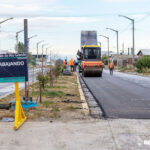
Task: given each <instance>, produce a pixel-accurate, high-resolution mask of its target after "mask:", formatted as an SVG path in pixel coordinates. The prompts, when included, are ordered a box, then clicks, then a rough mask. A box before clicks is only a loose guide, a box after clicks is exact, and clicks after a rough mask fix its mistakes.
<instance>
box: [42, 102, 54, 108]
mask: <svg viewBox="0 0 150 150" xmlns="http://www.w3.org/2000/svg"><path fill="white" fill-rule="evenodd" d="M53 103H54V102H53V101H43V102H42V105H43V106H44V107H46V108H48V107H49V106H50V105H51V104H53Z"/></svg>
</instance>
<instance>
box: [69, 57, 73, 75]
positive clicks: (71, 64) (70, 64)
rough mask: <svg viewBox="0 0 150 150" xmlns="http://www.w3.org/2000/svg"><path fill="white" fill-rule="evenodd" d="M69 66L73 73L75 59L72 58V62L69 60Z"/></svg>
mask: <svg viewBox="0 0 150 150" xmlns="http://www.w3.org/2000/svg"><path fill="white" fill-rule="evenodd" d="M69 66H70V69H71V71H72V72H73V70H74V69H73V66H74V63H73V58H71V59H70V60H69Z"/></svg>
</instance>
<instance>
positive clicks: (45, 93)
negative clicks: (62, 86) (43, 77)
mask: <svg viewBox="0 0 150 150" xmlns="http://www.w3.org/2000/svg"><path fill="white" fill-rule="evenodd" d="M33 95H35V96H39V95H40V93H39V91H36V92H33ZM64 95H65V93H64V92H62V91H48V90H44V91H43V92H42V96H45V97H50V98H53V97H62V96H64Z"/></svg>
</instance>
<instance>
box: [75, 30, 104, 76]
mask: <svg viewBox="0 0 150 150" xmlns="http://www.w3.org/2000/svg"><path fill="white" fill-rule="evenodd" d="M77 59H78V66H79V72H81V73H82V75H83V76H84V77H91V76H94V77H97V76H99V77H102V72H103V62H102V61H101V47H100V46H99V45H98V43H97V32H96V31H81V50H78V52H77Z"/></svg>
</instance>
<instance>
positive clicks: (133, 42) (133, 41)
mask: <svg viewBox="0 0 150 150" xmlns="http://www.w3.org/2000/svg"><path fill="white" fill-rule="evenodd" d="M119 17H123V18H126V19H128V20H130V21H131V22H132V46H133V47H132V48H133V51H132V55H133V68H134V51H135V39H134V19H132V18H129V17H127V16H123V15H119Z"/></svg>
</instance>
